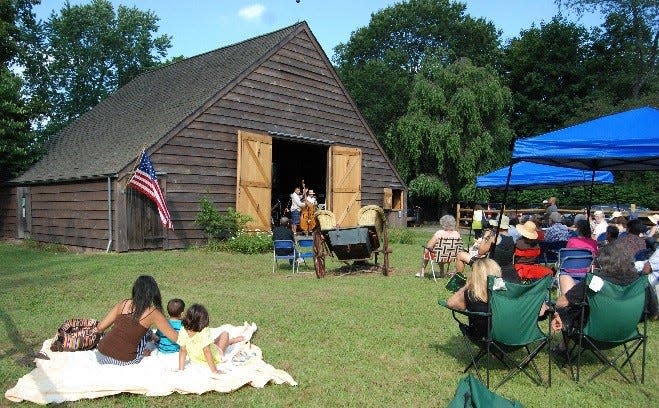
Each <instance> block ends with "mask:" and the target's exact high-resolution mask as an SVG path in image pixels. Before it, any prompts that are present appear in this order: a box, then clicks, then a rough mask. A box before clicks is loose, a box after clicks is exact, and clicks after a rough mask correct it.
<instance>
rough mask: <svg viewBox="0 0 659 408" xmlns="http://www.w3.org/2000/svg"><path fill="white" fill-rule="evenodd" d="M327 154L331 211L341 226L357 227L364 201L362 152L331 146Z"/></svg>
mask: <svg viewBox="0 0 659 408" xmlns="http://www.w3.org/2000/svg"><path fill="white" fill-rule="evenodd" d="M327 154H328V158H327V166H328V170H327V174H328V177H329V182H328V183H327V186H328V196H329V197H330V199H329V200H328V203H330V207H329V209H330V210H331V211H332V212H333V213H334V215H335V217H336V222H337V224H339V225H340V226H344V227H347V226H354V225H357V222H358V218H359V208H360V207H361V200H362V151H361V149H358V148H350V147H343V146H331V147H330V149H329V151H328V153H327Z"/></svg>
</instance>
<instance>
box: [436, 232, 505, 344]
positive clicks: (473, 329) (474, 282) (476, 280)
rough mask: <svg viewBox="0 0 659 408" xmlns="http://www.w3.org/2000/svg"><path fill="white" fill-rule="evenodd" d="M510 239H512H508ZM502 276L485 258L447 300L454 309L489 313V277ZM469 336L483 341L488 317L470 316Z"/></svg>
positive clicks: (477, 262) (492, 262)
mask: <svg viewBox="0 0 659 408" xmlns="http://www.w3.org/2000/svg"><path fill="white" fill-rule="evenodd" d="M508 238H510V237H508ZM488 276H498V277H500V276H501V268H500V267H499V265H498V264H497V263H496V262H495V261H494V260H492V259H488V258H483V259H478V260H476V261H474V263H473V264H472V265H471V274H470V275H469V277H468V278H467V283H466V284H465V285H464V286H463V287H462V288H460V289H459V290H458V291H457V292H455V293H454V294H453V295H451V297H450V298H448V299H447V300H446V304H447V305H448V307H450V308H452V309H459V310H468V311H470V312H482V313H487V311H488V307H487V302H488V295H487V277H488ZM467 335H468V336H469V337H471V338H473V339H481V338H483V337H485V336H486V335H487V317H481V316H469V326H468V327H467Z"/></svg>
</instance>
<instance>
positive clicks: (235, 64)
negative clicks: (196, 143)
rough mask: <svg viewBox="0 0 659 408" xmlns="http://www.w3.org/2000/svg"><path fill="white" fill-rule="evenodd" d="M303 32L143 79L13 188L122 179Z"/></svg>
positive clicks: (75, 126) (60, 142) (87, 117)
mask: <svg viewBox="0 0 659 408" xmlns="http://www.w3.org/2000/svg"><path fill="white" fill-rule="evenodd" d="M300 27H307V24H306V22H301V23H297V24H294V25H292V26H289V27H286V28H283V29H281V30H278V31H274V32H272V33H269V34H265V35H261V36H259V37H254V38H252V39H248V40H245V41H242V42H240V43H237V44H233V45H229V46H226V47H223V48H219V49H217V50H214V51H209V52H207V53H204V54H201V55H197V56H194V57H191V58H187V59H185V60H182V61H179V62H176V63H173V64H170V65H167V66H164V67H161V68H158V69H156V70H153V71H149V72H146V73H143V74H141V75H139V76H137V77H136V78H135V79H133V80H132V81H131V82H129V83H128V84H126V85H125V86H123V87H121V88H120V89H119V90H117V92H116V93H114V94H112V95H111V96H109V97H108V98H106V99H105V100H103V101H102V102H101V103H99V104H98V105H97V106H95V107H94V108H93V109H91V110H90V111H88V112H86V113H85V114H83V115H81V116H80V117H79V118H77V119H76V120H74V121H73V122H72V123H70V124H69V125H68V126H66V127H65V128H64V129H63V130H62V131H61V132H60V133H58V134H57V135H56V136H55V137H54V139H53V141H52V142H51V144H50V146H49V150H48V153H47V154H46V155H45V156H44V157H43V158H42V159H41V160H40V161H39V162H37V163H35V164H34V165H33V166H32V167H30V168H29V169H28V170H27V171H26V172H25V173H23V174H22V175H20V176H19V177H17V178H15V179H13V180H12V183H16V184H24V183H25V184H27V183H42V182H46V183H47V182H56V181H68V180H76V179H96V178H102V177H105V176H107V175H113V174H116V173H117V172H119V171H121V170H122V169H123V168H124V167H126V166H127V165H128V164H130V163H131V162H133V161H135V159H136V157H137V155H138V154H139V152H140V151H141V149H142V147H145V146H146V147H149V146H151V145H153V144H155V143H156V142H158V141H159V140H160V139H161V138H162V137H164V136H165V135H167V133H168V132H170V131H171V130H172V129H174V128H175V127H176V126H177V125H179V124H180V123H181V122H182V121H184V120H185V119H186V118H188V117H189V116H190V115H191V114H193V113H194V112H195V111H196V110H198V109H199V108H201V107H202V106H203V105H204V104H205V103H206V102H207V101H208V100H209V99H211V98H213V96H215V95H216V94H217V93H218V92H220V91H222V90H223V89H224V88H225V87H226V86H228V85H229V84H230V83H231V81H233V80H234V79H236V78H238V77H239V76H240V75H241V73H243V72H245V71H246V70H248V69H249V68H250V67H252V66H253V65H254V64H255V63H257V62H258V61H259V59H261V58H262V57H263V56H264V55H266V54H267V53H268V52H269V51H271V50H273V49H274V48H275V47H276V46H277V45H278V44H279V43H280V42H281V41H282V40H284V39H285V38H286V37H287V36H288V35H289V34H291V33H293V32H295V31H296V30H297V29H298V28H300Z"/></svg>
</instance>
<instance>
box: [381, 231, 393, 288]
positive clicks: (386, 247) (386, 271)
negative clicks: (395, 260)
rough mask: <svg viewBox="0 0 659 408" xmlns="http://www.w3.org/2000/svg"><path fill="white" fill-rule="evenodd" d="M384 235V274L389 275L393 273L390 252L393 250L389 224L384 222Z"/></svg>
mask: <svg viewBox="0 0 659 408" xmlns="http://www.w3.org/2000/svg"><path fill="white" fill-rule="evenodd" d="M382 235H383V237H382V252H383V254H384V265H382V267H383V272H384V275H385V276H389V274H390V273H391V270H390V269H389V254H390V253H391V252H392V251H391V249H389V233H388V232H387V224H384V227H383V228H382Z"/></svg>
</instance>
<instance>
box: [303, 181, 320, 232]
mask: <svg viewBox="0 0 659 408" xmlns="http://www.w3.org/2000/svg"><path fill="white" fill-rule="evenodd" d="M303 202H304V208H302V210H301V211H300V230H301V232H302V233H304V235H310V234H311V232H313V229H314V228H316V215H315V213H316V207H317V206H318V201H316V193H314V191H313V190H311V189H309V190H306V194H303Z"/></svg>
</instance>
